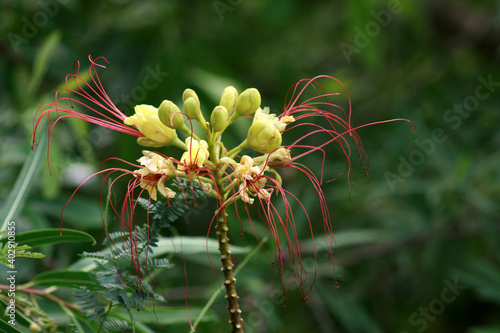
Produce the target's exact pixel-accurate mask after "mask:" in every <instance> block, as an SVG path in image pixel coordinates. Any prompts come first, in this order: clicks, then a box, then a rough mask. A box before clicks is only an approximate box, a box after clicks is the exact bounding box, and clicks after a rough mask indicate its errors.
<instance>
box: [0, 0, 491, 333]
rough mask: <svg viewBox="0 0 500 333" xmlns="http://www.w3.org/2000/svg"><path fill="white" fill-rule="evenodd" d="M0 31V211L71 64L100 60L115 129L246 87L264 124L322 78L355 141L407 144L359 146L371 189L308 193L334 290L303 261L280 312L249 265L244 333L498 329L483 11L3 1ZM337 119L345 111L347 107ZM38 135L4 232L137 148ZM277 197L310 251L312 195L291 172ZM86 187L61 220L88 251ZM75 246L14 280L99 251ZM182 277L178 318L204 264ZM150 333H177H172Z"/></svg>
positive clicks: (38, 222) (447, 6) (337, 184)
mask: <svg viewBox="0 0 500 333" xmlns="http://www.w3.org/2000/svg"><path fill="white" fill-rule="evenodd" d="M0 22H1V23H0V54H1V58H0V73H1V75H0V110H1V111H0V137H1V145H0V149H1V151H0V200H2V202H4V203H5V200H6V198H7V196H8V195H9V193H10V191H11V189H12V188H13V186H14V182H15V180H16V177H17V175H18V174H19V170H20V168H21V166H22V163H23V162H24V160H25V159H26V158H27V156H29V155H30V154H32V152H31V150H30V136H31V132H32V119H33V116H34V114H35V112H36V110H37V109H38V108H39V107H40V106H41V105H43V104H44V103H50V102H51V101H52V100H53V96H54V92H55V90H56V88H58V87H61V86H62V85H63V83H64V77H65V75H66V74H68V73H71V72H72V70H73V63H74V61H75V60H79V61H80V62H81V69H82V73H83V72H85V71H86V70H87V66H88V61H87V57H88V55H89V54H91V55H93V56H94V57H97V56H105V57H106V58H107V59H108V61H109V62H110V64H109V65H108V68H107V69H106V70H103V71H101V72H100V77H101V80H102V83H103V85H104V87H105V88H106V89H107V93H108V95H109V96H110V97H111V99H112V100H113V101H114V102H115V104H116V105H117V106H118V107H119V108H120V109H121V110H123V112H124V113H126V114H131V112H132V107H133V106H134V105H136V104H141V103H145V104H152V105H159V104H160V102H161V101H162V100H163V99H172V100H174V101H176V100H177V101H178V100H180V97H181V94H182V91H183V90H184V89H185V88H187V87H190V88H193V89H195V90H196V91H198V92H199V95H200V97H201V99H202V105H205V106H206V107H205V109H210V106H211V105H215V103H217V102H218V96H220V93H221V91H222V88H223V87H224V86H225V85H228V84H233V85H235V86H236V87H237V88H238V89H239V90H240V91H241V90H243V89H245V88H247V87H256V88H258V89H259V90H260V92H261V94H262V96H263V104H264V105H269V106H270V107H271V110H273V111H274V112H281V110H282V109H283V101H284V98H285V95H286V92H287V90H288V88H289V87H290V86H291V85H292V84H293V83H295V82H297V81H298V80H300V79H302V78H307V77H313V76H315V75H318V74H327V75H331V76H334V77H336V78H338V79H339V80H341V81H342V82H343V83H344V84H345V85H346V87H347V88H348V90H349V93H350V96H351V100H352V107H353V114H352V122H353V124H354V125H361V124H364V123H368V122H372V121H377V120H384V119H390V118H408V119H410V120H411V121H413V122H414V123H415V125H416V127H417V130H416V131H413V130H412V128H411V126H409V125H408V124H406V123H392V124H384V125H378V126H373V127H368V128H366V129H362V130H360V131H359V134H360V136H361V138H362V139H363V142H364V146H365V150H366V152H367V154H368V156H369V160H370V172H369V176H368V177H364V176H363V170H362V169H361V167H362V166H360V165H359V164H358V163H357V160H356V159H354V160H353V165H354V168H355V172H356V174H357V177H356V186H352V189H351V191H350V190H349V184H348V183H347V181H346V179H345V177H341V178H339V179H337V180H336V181H334V182H330V183H326V184H325V185H324V187H323V190H324V192H325V195H326V198H327V200H328V204H329V208H330V210H331V213H332V222H333V224H334V228H335V230H334V235H335V238H336V241H337V245H338V248H339V252H340V263H339V261H338V260H337V261H336V264H339V265H336V267H335V270H336V273H335V274H337V273H340V274H341V277H340V278H338V279H337V282H338V283H339V285H340V288H335V286H334V283H332V279H333V277H334V276H333V274H332V272H331V267H329V261H328V259H327V258H325V257H326V252H325V251H324V250H325V249H324V248H321V246H320V248H319V249H318V260H317V261H318V266H317V280H316V283H315V286H314V289H313V290H312V292H311V293H310V295H309V300H310V302H311V304H308V303H307V302H304V301H301V300H300V299H291V300H287V302H286V307H284V306H283V300H282V292H281V286H280V279H279V276H278V272H277V269H276V268H274V269H273V268H272V267H271V264H270V262H269V259H268V258H267V256H266V255H265V253H264V252H260V253H259V254H258V255H257V256H256V257H254V258H253V259H252V261H251V262H250V263H249V264H248V265H247V266H246V267H245V268H244V270H243V271H242V272H241V273H240V276H239V279H238V283H239V285H238V288H239V292H240V295H241V306H242V308H243V309H244V318H245V325H246V327H245V328H246V332H408V333H411V332H467V333H487V332H488V333H489V332H500V265H499V262H500V251H499V250H500V246H499V242H500V228H499V226H500V223H499V220H500V208H499V203H500V202H499V199H500V171H499V170H500V168H499V166H500V153H499V149H498V148H499V147H500V131H498V129H497V127H496V126H497V125H498V123H500V112H499V111H500V110H499V105H500V94H499V91H500V61H499V60H500V48H499V46H500V2H499V1H470V0H469V1H419V2H417V1H398V0H396V1H371V2H367V1H360V0H355V1H349V2H344V3H342V2H334V1H308V2H305V1H291V0H289V1H284V0H278V1H250V0H239V1H236V0H232V1H231V0H215V1H212V0H211V1H199V2H195V1H160V0H157V1H154V0H145V1H140V2H139V1H130V0H104V1H70V0H64V1H63V0H59V1H57V0H41V1H13V0H11V1H9V0H3V1H2V2H1V8H0ZM152 78H153V79H152ZM333 88H334V89H335V91H334V92H342V90H341V87H340V86H339V87H333ZM335 102H336V103H339V104H340V105H343V106H346V103H347V100H346V98H345V95H341V96H339V98H338V99H337V100H335ZM233 134H234V136H235V138H236V139H237V140H241V139H242V134H241V133H239V132H238V131H234V133H233ZM53 138H54V140H53V142H52V145H51V165H52V167H53V176H52V177H50V176H49V171H48V168H47V165H46V163H45V159H43V163H42V165H41V166H40V173H39V176H38V178H37V180H36V182H34V184H33V187H32V188H31V192H30V195H29V197H28V199H27V201H26V204H25V205H24V208H23V209H22V211H21V212H20V214H19V215H18V216H17V217H16V220H17V221H18V227H19V228H20V229H24V230H31V229H36V228H42V227H49V226H51V227H58V226H59V224H60V219H59V215H60V209H61V208H62V206H63V205H64V204H65V203H66V201H67V200H68V198H69V196H70V195H71V193H72V191H73V190H74V189H75V187H76V186H77V185H78V184H79V183H80V181H81V180H82V177H83V179H84V177H85V175H88V173H89V172H94V171H96V170H98V168H99V164H100V162H101V161H102V160H104V159H105V158H107V157H110V156H116V157H120V158H123V159H125V160H130V161H132V160H134V159H136V158H137V156H139V154H140V147H137V145H135V142H134V141H135V140H134V138H130V137H127V136H126V135H124V134H120V133H111V132H110V131H102V130H99V129H97V128H94V127H92V126H88V124H82V122H75V121H65V122H61V123H60V124H59V125H58V126H57V127H56V130H55V131H54V137H53ZM235 142H236V141H235ZM327 158H328V160H327V162H326V165H327V166H326V171H325V172H326V177H325V178H326V179H331V178H333V177H335V175H337V174H338V173H339V171H342V170H343V167H344V164H343V163H344V161H343V156H342V154H341V152H339V151H338V150H337V151H336V150H335V149H334V147H332V149H331V150H329V154H328V155H327ZM320 161H321V156H317V157H312V158H310V159H308V161H306V162H305V163H319V162H320ZM284 180H285V182H286V185H285V187H286V188H288V189H289V190H290V191H291V192H293V193H301V194H300V195H301V196H302V197H303V202H304V204H305V206H306V207H308V209H310V210H311V211H312V212H313V213H312V214H311V218H312V219H313V221H318V225H317V226H315V228H316V229H317V232H316V241H317V242H318V243H320V244H321V240H322V238H321V236H320V235H321V230H322V225H321V222H320V221H321V220H320V217H319V215H318V213H317V209H316V213H314V212H315V208H316V207H317V203H316V202H315V201H314V192H313V189H312V188H304V183H303V182H302V181H300V180H296V178H295V177H294V176H293V175H292V176H286V177H285V178H284ZM99 185H100V184H99V181H96V182H95V183H93V184H90V185H89V186H88V187H86V188H84V189H82V191H80V192H79V193H78V195H77V196H76V198H75V200H74V201H73V204H72V208H71V209H70V210H69V211H68V212H67V215H66V216H65V220H64V223H65V226H67V227H72V228H75V229H79V230H84V231H87V232H89V233H91V234H93V235H95V236H96V237H97V238H98V239H99V240H102V237H103V231H102V224H101V218H100V207H99ZM4 209H5V207H4ZM203 209H204V210H203ZM204 212H205V213H204ZM211 212H213V206H211V205H208V206H207V207H205V208H202V209H200V210H199V211H196V212H195V214H192V215H191V216H190V217H189V218H187V219H184V221H182V220H181V221H179V224H178V226H177V228H178V229H179V230H181V232H182V234H183V235H192V236H206V234H207V228H208V223H209V222H210V221H209V219H207V218H206V217H207V216H210V215H211V214H212V213H211ZM302 222H304V221H302ZM256 224H257V229H258V232H259V233H260V234H261V235H264V234H266V232H265V227H264V226H263V225H261V226H258V223H256ZM297 225H298V229H299V232H300V233H301V234H299V238H300V241H301V243H302V244H303V246H304V248H305V250H304V256H306V257H307V256H309V257H310V258H312V253H311V252H310V251H307V248H310V243H311V238H310V235H309V236H308V232H307V231H308V229H307V225H305V224H304V223H301V221H300V220H299V219H297ZM260 229H262V230H260ZM233 230H234V232H235V235H234V236H233V237H232V238H231V241H232V243H233V244H237V245H249V246H252V247H253V246H255V245H256V241H255V238H254V236H253V235H252V232H251V231H250V229H249V228H248V226H244V230H245V236H239V226H237V225H236V223H235V227H233ZM308 246H309V247H308ZM89 247H91V246H87V247H85V246H81V245H78V246H76V245H74V244H64V245H60V246H58V247H52V248H47V249H45V250H46V252H45V253H46V254H47V258H46V259H44V260H43V262H41V263H39V262H37V264H36V265H34V264H33V265H26V267H24V268H23V274H22V279H26V281H29V280H30V278H31V277H32V276H34V275H35V274H36V273H38V272H40V271H44V270H51V269H56V268H63V267H66V266H67V265H68V264H69V263H71V262H72V261H74V260H75V258H77V255H78V253H81V252H82V251H84V250H87V251H95V250H97V249H98V248H97V247H96V248H90V249H89ZM268 253H270V254H271V255H272V253H273V251H272V250H271V251H270V252H268ZM178 257H179V258H176V259H174V263H176V265H177V267H176V268H174V269H172V270H169V271H168V272H166V274H165V275H162V278H161V279H159V281H157V282H156V285H157V286H158V290H161V291H162V292H160V293H163V294H165V295H166V297H167V299H169V302H168V303H167V305H166V306H170V305H181V306H182V305H183V304H184V287H185V282H184V274H183V270H182V260H181V259H180V256H178ZM214 259H215V258H212V260H214ZM241 259H242V258H240V259H239V260H241ZM176 260H177V261H176ZM214 262H216V263H217V262H218V261H217V260H215V261H214ZM308 263H311V262H310V261H309V262H308ZM186 266H187V270H188V277H189V286H190V292H189V303H190V304H192V305H193V306H194V305H203V304H205V303H206V301H207V299H208V297H209V296H210V295H211V293H212V292H213V291H214V290H215V289H216V288H217V279H216V277H215V275H214V273H213V272H212V269H211V267H210V263H209V261H208V260H207V257H206V254H202V255H197V256H193V257H191V258H186ZM216 268H217V267H216ZM19 279H21V278H19ZM26 281H25V282H26ZM291 294H292V295H293V294H294V293H293V288H292V291H291ZM225 307H226V305H225V301H224V299H223V298H222V297H220V298H219V299H218V300H217V301H216V303H215V304H214V306H213V307H212V309H213V311H214V313H215V317H214V318H215V319H214V320H211V321H209V322H207V323H203V324H202V325H201V326H200V327H199V328H198V331H199V332H223V331H227V330H228V325H227V321H226V320H227V319H226V317H227V315H226V309H225ZM61 322H64V318H63V319H61ZM164 329H165V331H167V332H177V331H179V332H187V330H188V325H187V324H185V325H178V326H173V327H166V328H164Z"/></svg>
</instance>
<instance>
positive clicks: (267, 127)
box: [247, 107, 295, 153]
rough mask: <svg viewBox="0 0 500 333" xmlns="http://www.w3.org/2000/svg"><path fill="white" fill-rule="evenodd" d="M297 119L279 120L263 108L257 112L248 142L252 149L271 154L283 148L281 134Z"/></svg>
mask: <svg viewBox="0 0 500 333" xmlns="http://www.w3.org/2000/svg"><path fill="white" fill-rule="evenodd" d="M294 120H295V119H294V118H293V117H292V116H286V117H282V118H281V119H278V117H277V116H276V115H275V114H269V108H268V107H265V108H264V110H262V109H261V108H259V109H257V111H256V112H255V115H254V118H253V123H252V126H250V129H249V130H248V135H247V142H248V145H249V146H250V148H252V149H253V150H255V151H257V152H259V153H269V152H271V151H273V150H274V149H276V148H278V147H279V146H281V132H283V131H284V130H285V128H286V125H287V124H288V123H290V122H292V121H294Z"/></svg>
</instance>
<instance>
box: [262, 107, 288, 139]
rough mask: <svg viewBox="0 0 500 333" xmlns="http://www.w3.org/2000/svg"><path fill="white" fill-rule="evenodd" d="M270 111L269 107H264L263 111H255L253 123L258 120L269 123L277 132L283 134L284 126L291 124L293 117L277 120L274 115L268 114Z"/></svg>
mask: <svg viewBox="0 0 500 333" xmlns="http://www.w3.org/2000/svg"><path fill="white" fill-rule="evenodd" d="M269 112H270V110H269V107H267V106H266V107H265V108H264V109H261V108H258V109H257V111H256V112H255V115H254V118H253V121H254V122H255V121H258V120H266V121H269V122H271V123H272V124H273V125H274V127H276V129H277V130H278V131H280V133H281V132H283V131H284V130H285V128H286V125H288V124H289V123H291V122H294V121H295V119H294V118H293V116H283V117H281V118H278V117H277V116H276V115H275V114H274V113H271V114H269Z"/></svg>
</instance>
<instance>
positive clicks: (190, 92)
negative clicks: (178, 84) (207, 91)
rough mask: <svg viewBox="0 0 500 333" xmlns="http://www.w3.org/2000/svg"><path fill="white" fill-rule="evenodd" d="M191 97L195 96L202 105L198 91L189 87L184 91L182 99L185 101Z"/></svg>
mask: <svg viewBox="0 0 500 333" xmlns="http://www.w3.org/2000/svg"><path fill="white" fill-rule="evenodd" d="M189 97H194V99H195V100H196V102H197V103H198V106H199V105H200V99H199V98H198V95H197V94H196V92H195V91H194V90H193V89H189V88H188V89H186V90H184V92H183V93H182V101H183V102H185V101H186V99H188V98H189Z"/></svg>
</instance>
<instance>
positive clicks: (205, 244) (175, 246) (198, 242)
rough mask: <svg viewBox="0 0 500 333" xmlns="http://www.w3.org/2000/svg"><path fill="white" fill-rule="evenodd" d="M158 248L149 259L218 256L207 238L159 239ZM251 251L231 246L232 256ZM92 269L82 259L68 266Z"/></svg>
mask: <svg viewBox="0 0 500 333" xmlns="http://www.w3.org/2000/svg"><path fill="white" fill-rule="evenodd" d="M157 244H158V246H157V247H156V248H155V251H154V253H152V254H149V255H148V257H149V258H155V257H159V256H163V255H165V254H172V253H182V254H183V255H185V256H188V255H193V254H207V253H209V254H219V250H218V247H219V244H218V242H217V240H215V239H211V238H209V239H208V241H207V238H205V237H186V236H183V237H172V238H167V237H160V239H159V241H158V243H157ZM115 246H116V247H120V243H118V242H117V243H115ZM251 250H252V248H251V247H241V246H235V245H233V246H231V252H232V253H233V254H242V253H248V252H250V251H251ZM109 253H110V250H109V249H105V250H102V251H99V252H98V253H97V254H98V255H105V254H109ZM186 259H187V257H186ZM93 267H95V263H94V260H93V259H89V258H83V259H80V260H78V261H76V262H75V263H73V264H72V265H70V266H69V268H71V269H78V270H84V271H89V270H91V269H92V268H93Z"/></svg>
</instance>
